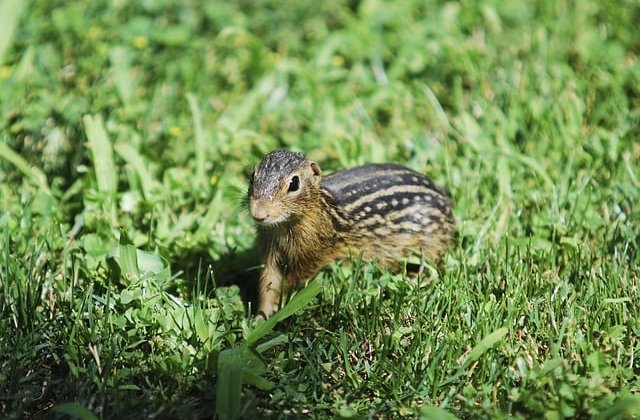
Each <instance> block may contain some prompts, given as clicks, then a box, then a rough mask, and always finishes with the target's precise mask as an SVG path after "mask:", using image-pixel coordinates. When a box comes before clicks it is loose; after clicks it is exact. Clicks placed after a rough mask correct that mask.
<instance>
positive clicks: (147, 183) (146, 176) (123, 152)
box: [113, 143, 153, 200]
mask: <svg viewBox="0 0 640 420" xmlns="http://www.w3.org/2000/svg"><path fill="white" fill-rule="evenodd" d="M113 148H114V149H115V151H116V153H117V154H118V156H120V157H121V158H122V159H123V160H124V161H125V162H127V163H128V164H129V165H131V167H132V168H133V170H134V171H135V173H136V175H137V176H138V179H139V180H140V186H141V187H142V195H143V196H144V198H145V200H150V199H151V196H152V195H151V190H152V188H153V177H152V176H151V173H150V172H149V171H148V170H147V164H146V163H145V161H144V159H143V157H142V156H141V155H140V153H138V151H137V150H136V148H135V147H133V146H132V145H130V144H128V143H116V144H115V145H114V147H113Z"/></svg>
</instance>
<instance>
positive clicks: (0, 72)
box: [0, 66, 12, 80]
mask: <svg viewBox="0 0 640 420" xmlns="http://www.w3.org/2000/svg"><path fill="white" fill-rule="evenodd" d="M11 73H12V71H11V67H9V66H2V67H0V80H4V79H8V78H9V77H10V76H11Z"/></svg>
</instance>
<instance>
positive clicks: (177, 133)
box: [169, 125, 182, 137]
mask: <svg viewBox="0 0 640 420" xmlns="http://www.w3.org/2000/svg"><path fill="white" fill-rule="evenodd" d="M169 134H170V135H172V136H173V137H180V136H181V135H182V129H181V128H180V127H177V126H175V125H173V126H171V127H169Z"/></svg>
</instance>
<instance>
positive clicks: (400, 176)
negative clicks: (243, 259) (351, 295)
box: [248, 150, 456, 318]
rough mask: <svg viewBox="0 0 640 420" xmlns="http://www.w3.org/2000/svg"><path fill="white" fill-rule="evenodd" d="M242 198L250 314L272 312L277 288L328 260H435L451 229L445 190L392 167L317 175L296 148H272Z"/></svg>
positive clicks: (295, 284) (297, 282) (296, 283)
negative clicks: (256, 271) (248, 219)
mask: <svg viewBox="0 0 640 420" xmlns="http://www.w3.org/2000/svg"><path fill="white" fill-rule="evenodd" d="M248 203H249V211H250V213H251V216H252V217H253V218H254V219H255V220H256V221H257V222H258V244H259V247H260V253H261V256H262V263H263V264H264V265H263V269H262V273H261V275H260V285H259V305H258V314H259V315H262V316H264V317H265V318H268V317H270V316H271V315H272V314H273V313H274V312H275V311H277V310H278V305H279V304H280V300H281V292H282V291H284V292H285V293H286V292H289V291H291V290H294V289H296V288H299V287H301V286H303V285H304V282H305V281H306V280H307V279H309V278H310V277H311V276H313V275H314V274H315V273H316V272H317V271H318V270H320V268H322V267H323V266H325V265H326V264H328V263H330V262H331V261H334V260H337V259H345V258H348V257H349V256H352V255H353V256H355V257H358V256H359V255H360V253H362V256H363V258H364V259H366V260H370V259H375V260H377V261H378V263H380V264H381V265H382V266H384V267H394V266H398V265H399V264H400V261H401V259H402V258H403V257H407V256H409V255H411V254H418V255H423V256H424V257H426V258H427V259H431V260H440V259H441V257H442V255H443V254H444V252H445V251H446V249H447V247H448V246H449V245H450V244H451V242H452V241H453V238H454V237H455V232H456V230H455V221H454V217H453V213H452V210H451V198H450V196H449V194H448V193H447V192H446V191H444V190H443V189H440V188H438V187H437V186H435V185H434V183H433V182H432V181H431V180H430V179H428V178H426V177H425V176H424V175H422V174H419V173H418V172H415V171H413V170H411V169H408V168H405V167H403V166H399V165H390V164H370V165H365V166H360V167H356V168H352V169H347V170H343V171H340V172H336V173H333V174H331V175H328V176H325V177H323V176H322V174H321V171H320V167H319V166H318V164H316V163H315V162H312V161H310V160H308V159H307V158H306V157H305V156H304V155H303V154H302V153H296V152H290V151H287V150H274V151H272V152H270V153H269V154H267V155H266V156H265V157H264V159H263V160H262V162H260V164H258V166H257V167H256V168H255V170H254V172H253V175H252V176H251V180H250V185H249V191H248ZM283 281H284V284H283Z"/></svg>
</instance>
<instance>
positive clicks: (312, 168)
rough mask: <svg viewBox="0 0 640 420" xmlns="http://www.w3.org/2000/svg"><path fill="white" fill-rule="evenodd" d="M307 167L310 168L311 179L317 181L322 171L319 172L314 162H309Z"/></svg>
mask: <svg viewBox="0 0 640 420" xmlns="http://www.w3.org/2000/svg"><path fill="white" fill-rule="evenodd" d="M309 167H310V168H311V172H313V177H314V178H315V179H316V180H319V179H320V176H321V175H322V171H321V170H320V167H319V166H318V164H317V163H315V162H309Z"/></svg>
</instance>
